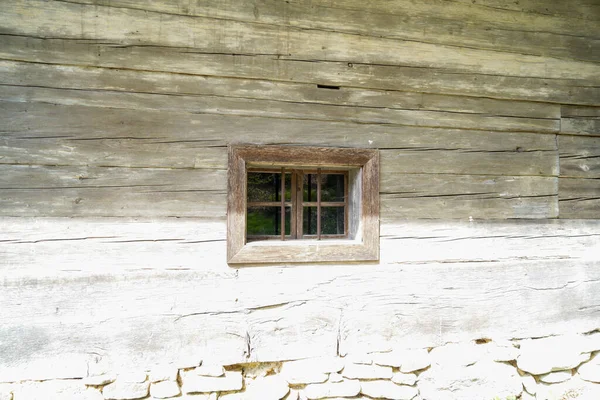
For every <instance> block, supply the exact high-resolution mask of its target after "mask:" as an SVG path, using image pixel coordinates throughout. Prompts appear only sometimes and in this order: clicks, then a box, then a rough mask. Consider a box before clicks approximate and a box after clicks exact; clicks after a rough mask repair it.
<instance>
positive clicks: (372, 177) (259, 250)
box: [227, 145, 379, 264]
mask: <svg viewBox="0 0 600 400" xmlns="http://www.w3.org/2000/svg"><path fill="white" fill-rule="evenodd" d="M248 168H268V169H275V168H285V169H288V168H290V169H293V168H300V169H307V168H323V169H341V170H345V171H349V176H350V178H349V186H350V188H349V212H348V214H349V216H348V226H349V228H348V229H349V231H350V234H349V237H348V238H344V239H339V240H336V239H328V240H320V241H319V240H314V239H307V240H302V239H300V240H286V241H273V240H265V241H256V242H249V243H248V242H247V241H246V210H247V171H248ZM227 190H228V191H227V262H228V263H229V264H265V263H270V264H273V263H278V264H280V263H308V262H330V263H331V262H349V261H378V260H379V152H378V151H377V150H372V149H354V148H329V147H300V146H255V145H231V146H229V163H228V183H227Z"/></svg>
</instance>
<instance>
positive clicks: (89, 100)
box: [0, 86, 559, 133]
mask: <svg viewBox="0 0 600 400" xmlns="http://www.w3.org/2000/svg"><path fill="white" fill-rule="evenodd" d="M0 97H1V98H3V99H6V100H7V101H21V102H25V101H30V102H42V103H51V104H61V105H83V106H95V107H114V108H127V109H138V110H157V111H158V110H164V111H174V112H187V113H192V114H226V115H243V116H259V117H269V118H284V119H314V120H322V121H349V122H359V123H372V124H393V125H409V126H427V127H449V128H465V129H491V130H496V131H527V132H544V133H552V132H558V127H559V123H558V122H559V121H558V119H556V120H554V119H537V118H536V119H534V118H523V117H516V118H513V117H504V116H492V115H485V114H469V113H464V114H461V113H456V112H442V111H421V110H405V109H397V108H395V107H377V108H375V107H367V106H362V107H352V106H340V105H323V104H311V103H298V102H281V101H272V100H257V99H241V98H234V97H215V96H199V95H196V96H184V95H176V96H170V95H155V94H142V93H135V94H134V93H118V92H104V91H81V90H60V89H40V88H28V87H14V86H8V87H7V86H0Z"/></svg>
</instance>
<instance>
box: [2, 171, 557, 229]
mask: <svg viewBox="0 0 600 400" xmlns="http://www.w3.org/2000/svg"><path fill="white" fill-rule="evenodd" d="M0 171H1V172H2V174H0V204H1V205H2V207H1V212H0V213H1V214H2V215H8V216H19V215H21V216H45V215H52V216H65V217H68V216H129V217H135V216H139V217H148V216H156V217H160V216H163V217H164V216H178V217H205V218H210V217H215V218H222V217H224V216H225V199H226V192H227V190H226V189H227V187H226V179H225V175H226V174H225V171H224V170H212V171H210V170H209V171H207V170H200V169H192V170H188V169H184V170H169V169H151V168H110V167H109V168H102V167H47V166H22V165H12V166H11V165H0ZM381 184H382V187H381V195H380V196H381V207H382V209H381V217H382V218H383V219H386V220H394V219H398V218H401V219H403V218H409V219H423V218H446V219H465V218H469V217H473V218H478V219H505V218H556V217H557V216H558V203H557V201H558V197H557V196H558V187H557V178H549V177H534V176H513V177H510V176H509V177H505V176H486V175H452V174H406V175H391V177H387V178H383V180H382V183H381Z"/></svg>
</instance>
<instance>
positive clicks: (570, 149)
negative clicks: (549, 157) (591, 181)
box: [558, 135, 600, 178]
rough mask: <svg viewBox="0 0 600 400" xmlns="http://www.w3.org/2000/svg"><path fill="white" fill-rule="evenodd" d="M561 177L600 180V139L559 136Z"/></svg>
mask: <svg viewBox="0 0 600 400" xmlns="http://www.w3.org/2000/svg"><path fill="white" fill-rule="evenodd" d="M558 148H559V151H560V176H561V177H571V178H600V137H585V136H566V135H559V137H558Z"/></svg>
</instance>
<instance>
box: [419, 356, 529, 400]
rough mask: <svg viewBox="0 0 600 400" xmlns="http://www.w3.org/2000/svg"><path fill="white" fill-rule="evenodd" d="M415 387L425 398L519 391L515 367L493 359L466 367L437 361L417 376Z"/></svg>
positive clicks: (455, 399) (441, 399) (502, 395)
mask: <svg viewBox="0 0 600 400" xmlns="http://www.w3.org/2000/svg"><path fill="white" fill-rule="evenodd" d="M418 388H419V391H420V393H421V397H423V399H426V400H459V399H493V398H494V397H496V396H497V397H500V398H501V399H504V398H506V397H509V396H514V397H516V396H518V395H520V394H521V392H522V391H523V385H522V383H521V378H520V376H519V374H518V373H517V370H516V368H514V367H512V366H511V365H507V364H503V363H498V362H494V361H480V362H476V363H475V364H472V365H469V366H454V367H446V366H440V365H439V364H436V365H433V366H432V367H431V368H430V369H428V370H426V371H424V372H423V373H422V374H420V375H419V380H418Z"/></svg>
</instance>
